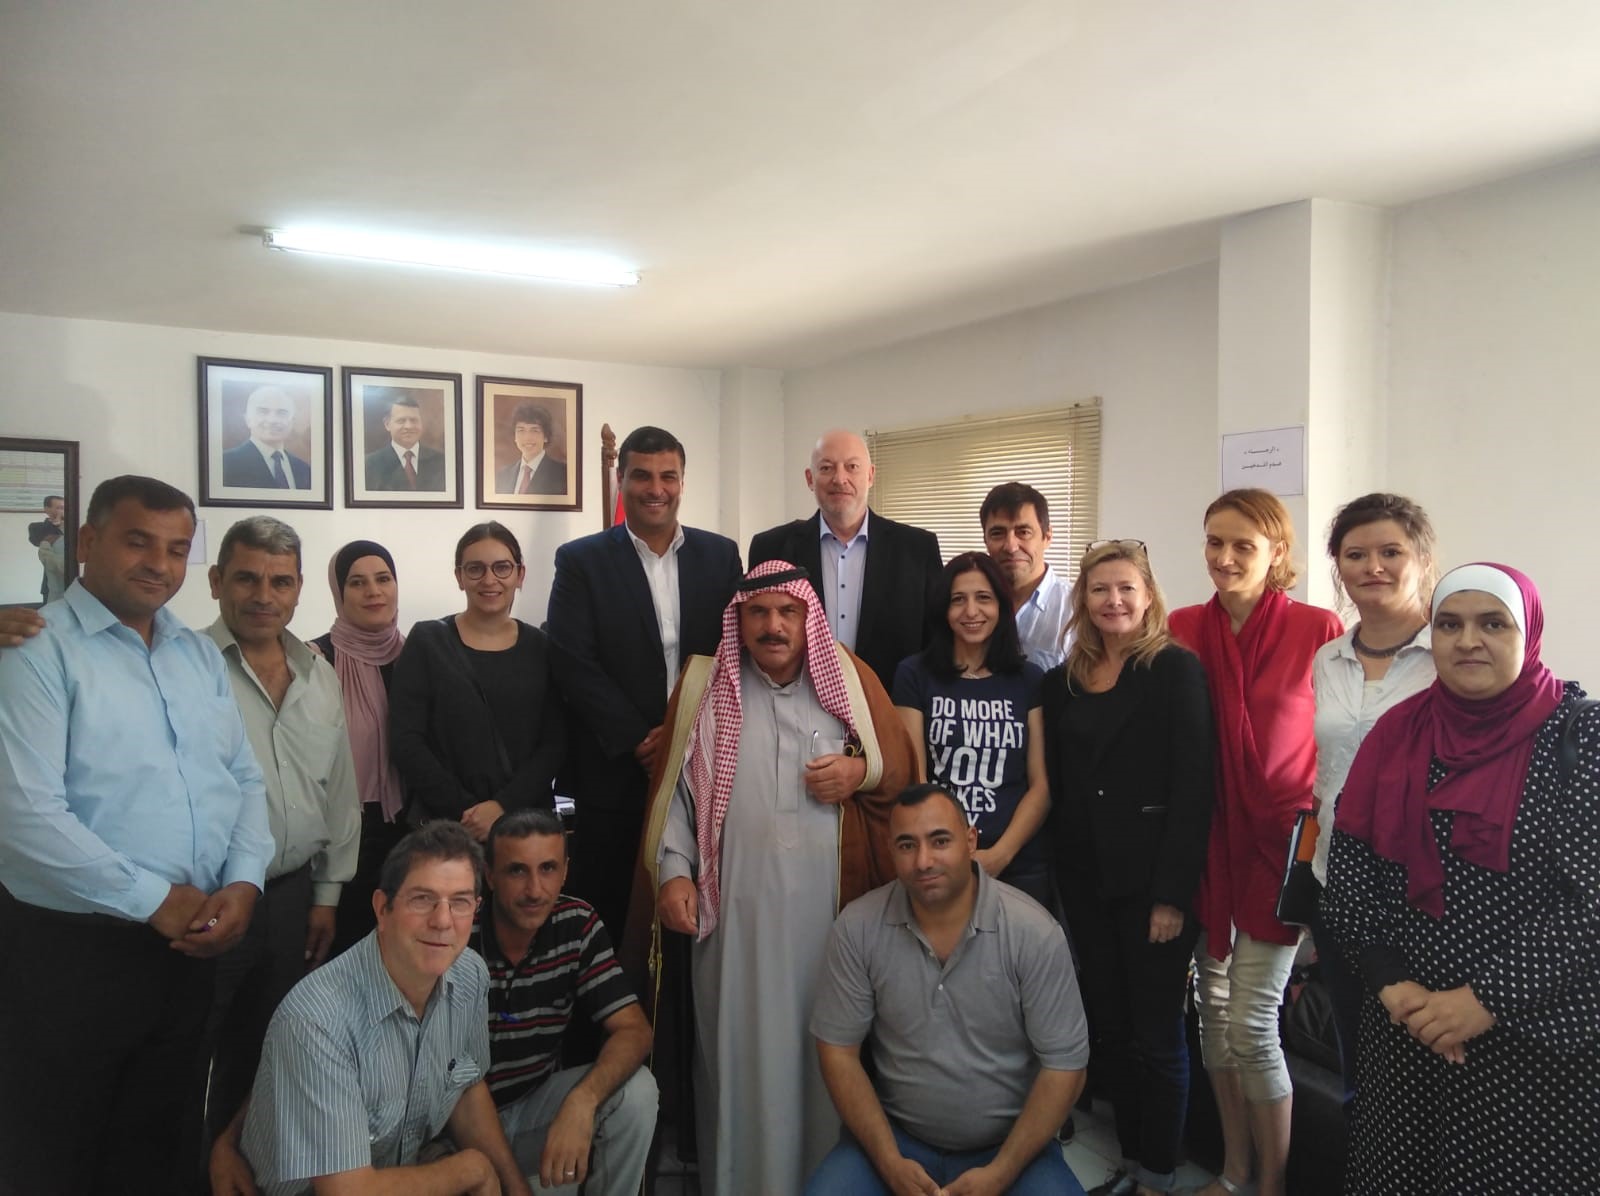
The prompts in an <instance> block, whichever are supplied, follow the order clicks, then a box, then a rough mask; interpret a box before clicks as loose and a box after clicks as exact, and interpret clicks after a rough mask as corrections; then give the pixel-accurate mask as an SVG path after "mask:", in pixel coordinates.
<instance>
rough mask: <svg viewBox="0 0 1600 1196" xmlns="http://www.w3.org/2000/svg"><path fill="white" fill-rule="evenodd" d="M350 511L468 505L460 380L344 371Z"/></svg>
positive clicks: (418, 373)
mask: <svg viewBox="0 0 1600 1196" xmlns="http://www.w3.org/2000/svg"><path fill="white" fill-rule="evenodd" d="M341 374H342V376H343V379H344V505H345V506H347V507H460V506H462V505H463V504H462V492H463V489H464V487H463V485H462V469H461V458H462V447H461V375H460V374H440V373H435V372H432V371H429V370H377V369H365V368H360V369H358V368H356V367H355V366H345V367H344V369H343V370H342V371H341Z"/></svg>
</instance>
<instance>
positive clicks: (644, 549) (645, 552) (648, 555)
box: [622, 523, 683, 564]
mask: <svg viewBox="0 0 1600 1196" xmlns="http://www.w3.org/2000/svg"><path fill="white" fill-rule="evenodd" d="M622 527H623V530H625V531H626V532H627V533H628V539H630V540H632V541H633V548H634V551H635V552H637V553H638V554H639V557H640V559H641V560H643V561H644V562H645V564H649V563H650V562H651V561H659V560H660V559H661V557H658V556H657V555H656V554H655V550H654V549H653V548H651V547H650V545H648V544H646V543H645V542H644V541H643V540H641V539H639V537H638V536H636V535H634V534H633V529H632V528H631V527H629V526H628V525H627V524H626V523H624V524H623V525H622ZM682 547H683V524H681V523H680V524H678V527H677V530H676V531H675V532H674V533H673V535H672V543H671V544H668V545H667V551H666V552H665V553H663V554H662V555H663V556H676V555H677V554H678V549H680V548H682Z"/></svg>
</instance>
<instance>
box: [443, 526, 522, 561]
mask: <svg viewBox="0 0 1600 1196" xmlns="http://www.w3.org/2000/svg"><path fill="white" fill-rule="evenodd" d="M479 540H498V541H500V543H502V544H504V545H505V546H506V547H507V548H509V549H510V550H511V559H512V560H514V561H516V562H517V564H519V565H520V564H522V545H520V544H518V543H517V538H516V537H515V536H513V535H512V534H511V529H510V528H509V527H507V526H506V525H505V524H503V523H501V522H500V521H499V520H498V519H491V520H489V521H488V522H487V523H474V524H473V525H472V526H471V527H469V528H468V529H467V530H466V532H465V534H463V535H462V537H461V539H459V540H457V541H456V568H457V569H459V568H461V558H462V556H463V555H464V554H465V553H466V551H467V549H469V548H471V547H472V546H473V545H474V544H476V543H477V542H478V541H479Z"/></svg>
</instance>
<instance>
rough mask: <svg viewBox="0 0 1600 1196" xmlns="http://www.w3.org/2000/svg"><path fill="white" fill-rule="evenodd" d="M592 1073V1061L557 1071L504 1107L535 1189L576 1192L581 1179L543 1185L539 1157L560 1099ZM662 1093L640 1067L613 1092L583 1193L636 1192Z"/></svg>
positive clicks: (598, 1116) (603, 1109) (598, 1126)
mask: <svg viewBox="0 0 1600 1196" xmlns="http://www.w3.org/2000/svg"><path fill="white" fill-rule="evenodd" d="M588 1074H589V1069H588V1068H587V1067H569V1068H567V1069H566V1070H565V1071H558V1072H557V1073H556V1074H555V1075H553V1076H551V1077H550V1078H549V1079H548V1080H546V1081H545V1082H544V1083H542V1084H540V1085H539V1086H538V1087H537V1088H535V1089H534V1090H533V1091H532V1092H530V1093H528V1094H527V1095H526V1096H524V1097H522V1098H521V1099H520V1100H518V1101H515V1102H513V1103H512V1104H509V1105H507V1106H505V1108H503V1109H501V1110H500V1124H501V1126H502V1127H504V1129H505V1131H506V1137H507V1138H508V1139H509V1140H510V1142H511V1152H512V1153H513V1154H514V1155H516V1156H517V1164H518V1165H519V1166H520V1167H521V1168H522V1173H523V1174H524V1175H526V1176H527V1177H528V1182H529V1183H530V1184H531V1185H533V1190H534V1191H535V1192H548V1193H560V1194H561V1196H576V1193H578V1191H579V1190H580V1189H579V1188H578V1186H577V1185H576V1184H563V1185H562V1186H560V1187H556V1188H542V1187H540V1186H539V1157H540V1156H541V1155H542V1154H543V1153H544V1140H545V1135H546V1134H547V1133H548V1132H549V1130H550V1123H551V1122H553V1121H554V1120H555V1119H556V1114H557V1113H558V1112H559V1111H560V1109H561V1102H562V1101H564V1100H565V1099H566V1098H567V1093H569V1092H571V1091H572V1089H573V1086H574V1085H575V1084H577V1083H578V1081H579V1080H581V1079H583V1077H584V1076H586V1075H588ZM658 1101H659V1097H658V1095H657V1091H656V1078H655V1076H653V1075H651V1074H650V1070H649V1069H648V1068H644V1067H641V1068H640V1069H639V1070H638V1071H636V1072H634V1073H633V1075H632V1076H630V1077H629V1078H628V1082H627V1083H625V1084H624V1085H623V1086H622V1087H621V1088H618V1089H617V1090H616V1091H615V1092H613V1093H612V1094H611V1095H610V1097H608V1098H607V1099H606V1100H605V1102H604V1103H602V1104H601V1106H600V1108H599V1109H598V1110H596V1111H595V1115H594V1149H593V1154H592V1155H591V1156H590V1163H589V1178H588V1179H587V1180H586V1181H585V1182H584V1184H583V1187H582V1189H581V1190H582V1192H583V1194H584V1196H635V1194H636V1193H637V1192H638V1191H639V1183H640V1181H641V1180H642V1179H643V1178H644V1167H645V1160H646V1157H647V1156H648V1155H649V1153H650V1139H651V1138H652V1137H654V1135H655V1130H656V1106H657V1103H658Z"/></svg>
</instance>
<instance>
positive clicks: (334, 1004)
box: [213, 822, 531, 1196]
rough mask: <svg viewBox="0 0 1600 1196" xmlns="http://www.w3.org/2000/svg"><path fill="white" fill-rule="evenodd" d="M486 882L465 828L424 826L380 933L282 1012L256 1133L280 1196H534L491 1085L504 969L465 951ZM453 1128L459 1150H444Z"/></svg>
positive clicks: (271, 1039) (247, 1119)
mask: <svg viewBox="0 0 1600 1196" xmlns="http://www.w3.org/2000/svg"><path fill="white" fill-rule="evenodd" d="M482 874H483V853H482V852H481V851H480V850H479V848H478V845H477V843H476V842H474V841H473V839H472V836H471V835H469V834H468V833H467V831H466V830H465V829H464V828H463V827H462V826H460V824H458V823H452V822H431V823H429V824H427V825H426V826H424V827H422V828H421V829H420V830H416V831H413V832H412V833H411V834H409V835H407V836H406V837H405V838H404V839H402V840H401V841H400V842H399V843H398V844H396V846H395V848H394V850H393V851H391V852H390V853H389V857H388V859H386V860H385V861H384V864H383V871H382V873H381V874H380V875H379V880H378V886H379V890H378V892H376V893H374V894H373V898H372V905H373V909H374V911H375V912H376V913H377V916H378V928H377V929H376V930H375V931H373V932H372V933H371V934H369V935H368V936H367V937H366V938H364V939H362V940H361V941H360V942H359V943H357V944H356V945H355V946H354V947H351V948H350V950H348V951H346V952H345V953H344V954H343V955H341V956H339V957H338V958H337V959H335V960H334V961H333V962H332V963H329V964H325V965H324V966H322V967H320V968H318V969H317V970H316V971H315V972H313V973H311V975H309V976H307V977H306V978H305V979H304V980H302V981H301V982H300V983H299V984H297V985H295V987H294V991H293V992H291V993H290V994H289V995H288V997H286V998H285V999H284V1001H283V1004H281V1005H280V1006H278V1012H277V1013H276V1014H274V1015H273V1018H272V1025H271V1027H270V1028H269V1029H268V1030H267V1042H266V1046H265V1048H264V1049H263V1051H262V1054H261V1067H260V1069H259V1070H258V1071H257V1072H256V1082H255V1088H254V1089H253V1090H252V1092H251V1095H250V1104H249V1107H248V1110H247V1112H246V1113H245V1116H244V1131H243V1138H242V1146H243V1151H244V1155H245V1157H246V1158H247V1159H248V1160H249V1162H250V1166H251V1167H252V1169H253V1170H254V1172H255V1180H256V1183H257V1184H258V1185H259V1186H260V1190H261V1191H262V1192H263V1193H264V1194H265V1196H290V1194H295V1196H298V1194H300V1193H305V1192H310V1191H312V1190H313V1188H314V1187H315V1190H317V1191H319V1192H320V1191H329V1192H332V1191H338V1192H341V1193H344V1192H351V1193H369V1192H370V1193H377V1192H385V1193H387V1192H395V1191H400V1190H401V1188H402V1187H403V1186H404V1190H405V1191H408V1192H419V1193H425V1192H427V1193H434V1192H436V1193H441V1194H442V1193H473V1194H476V1193H490V1192H504V1193H507V1194H511V1196H531V1193H530V1189H529V1187H528V1184H527V1181H526V1180H525V1179H524V1178H523V1176H522V1174H521V1172H520V1171H519V1170H518V1168H517V1162H516V1159H515V1158H513V1157H512V1154H511V1146H510V1144H509V1143H508V1142H507V1141H506V1136H505V1132H504V1131H503V1130H502V1129H501V1128H500V1118H499V1116H498V1115H497V1114H496V1113H495V1108H494V1100H493V1099H492V1098H491V1097H490V1095H489V1086H488V1084H487V1083H486V1082H485V1079H484V1077H485V1075H486V1074H487V1073H488V1070H489V1017H488V992H489V970H488V968H487V967H486V966H485V965H484V962H483V958H482V956H480V955H478V954H477V953H476V952H474V951H466V946H467V939H468V936H469V935H470V934H471V933H472V919H473V915H474V914H475V913H476V912H477V909H478V889H479V882H480V878H481V877H482ZM446 1131H448V1133H449V1139H450V1141H451V1142H452V1143H453V1144H454V1147H455V1152H454V1153H443V1152H442V1151H441V1150H440V1149H439V1148H438V1147H437V1146H435V1145H433V1143H434V1140H435V1139H436V1138H438V1137H439V1135H441V1134H442V1133H444V1132H446ZM231 1132H232V1130H230V1133H231ZM440 1154H443V1157H438V1156H439V1155H440ZM430 1158H432V1159H433V1161H424V1160H427V1159H430ZM214 1164H215V1160H214ZM213 1174H215V1171H214V1172H213ZM318 1181H322V1182H318ZM330 1181H331V1182H330ZM408 1182H409V1186H405V1185H406V1184H407V1183H408ZM219 1186H221V1185H219ZM224 1190H230V1191H231V1190H248V1189H247V1188H246V1187H244V1185H243V1184H242V1183H237V1184H236V1185H235V1187H232V1188H224Z"/></svg>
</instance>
